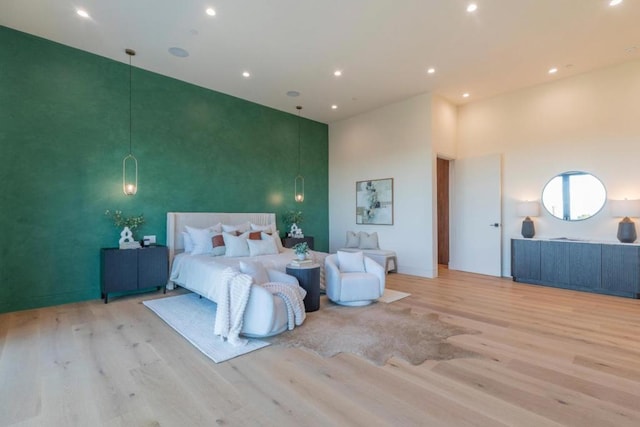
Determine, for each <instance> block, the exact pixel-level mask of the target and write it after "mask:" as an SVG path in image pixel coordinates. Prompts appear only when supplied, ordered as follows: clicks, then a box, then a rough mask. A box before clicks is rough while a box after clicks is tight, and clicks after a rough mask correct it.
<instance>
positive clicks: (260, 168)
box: [0, 27, 329, 312]
mask: <svg viewBox="0 0 640 427" xmlns="http://www.w3.org/2000/svg"><path fill="white" fill-rule="evenodd" d="M0 46H2V48H1V49H0V230H2V236H3V242H2V244H1V245H0V251H1V254H0V283H1V284H2V285H1V286H0V312H6V311H13V310H20V309H26V308H33V307H40V306H48V305H55V304H61V303H68V302H73V301H81V300H88V299H95V298H99V297H100V277H99V276H100V255H99V254H100V248H101V247H113V246H117V241H118V239H119V233H120V230H117V229H116V228H115V227H114V226H113V224H112V223H111V222H110V221H109V220H108V219H107V218H106V217H105V216H104V211H105V210H106V209H120V210H122V211H123V212H124V214H125V215H127V216H129V215H134V214H135V215H137V214H144V216H145V219H146V224H145V225H144V226H143V227H142V228H141V229H140V230H139V232H138V233H136V234H138V235H142V234H155V235H157V236H158V241H159V242H160V243H163V242H165V239H166V230H165V227H166V213H167V212H170V211H210V212H275V213H276V214H277V216H278V221H279V222H280V225H281V227H280V228H281V229H283V227H282V223H281V221H282V214H283V213H285V212H286V211H287V210H289V209H292V208H296V209H298V208H299V209H301V210H302V211H303V212H304V214H305V222H304V224H303V229H304V231H305V234H308V235H313V236H314V237H315V241H316V249H319V250H324V251H326V250H327V249H328V246H329V242H328V187H327V186H328V128H327V125H326V124H322V123H318V122H314V121H311V120H306V119H302V122H301V135H302V168H303V174H304V176H305V201H304V203H303V204H302V205H299V204H296V203H295V202H294V201H293V180H294V177H295V175H296V173H297V152H298V151H297V144H298V133H297V126H298V116H297V115H296V111H295V108H294V106H292V113H291V114H289V113H284V112H281V111H277V110H274V109H271V108H267V107H264V106H261V105H257V104H254V103H251V102H248V101H244V100H241V99H238V98H234V97H231V96H228V95H224V94H221V93H218V92H214V91H211V90H208V89H203V88H201V87H197V86H194V85H191V84H187V83H184V82H181V81H178V80H175V79H171V78H168V77H164V76H161V75H158V74H154V73H151V72H147V71H144V70H140V69H137V68H134V69H133V153H134V154H135V156H136V157H137V158H138V162H139V191H138V194H137V195H135V196H133V197H131V196H125V195H124V194H123V193H122V159H123V157H124V156H125V155H126V154H127V153H128V149H129V146H128V141H129V108H128V99H129V98H128V96H129V84H128V83H129V80H128V79H129V66H128V64H127V63H124V62H122V63H120V62H116V61H112V60H110V59H106V58H103V57H100V56H96V55H92V54H88V53H86V52H82V51H80V50H76V49H73V48H70V47H66V46H63V45H60V44H57V43H53V42H51V41H47V40H44V39H41V38H38V37H34V36H31V35H27V34H24V33H21V32H17V31H14V30H11V29H8V28H6V27H0ZM123 61H127V58H126V55H125V54H124V52H123ZM134 64H135V62H134ZM212 72H213V70H212Z"/></svg>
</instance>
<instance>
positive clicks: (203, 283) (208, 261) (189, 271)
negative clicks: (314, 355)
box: [167, 212, 328, 337]
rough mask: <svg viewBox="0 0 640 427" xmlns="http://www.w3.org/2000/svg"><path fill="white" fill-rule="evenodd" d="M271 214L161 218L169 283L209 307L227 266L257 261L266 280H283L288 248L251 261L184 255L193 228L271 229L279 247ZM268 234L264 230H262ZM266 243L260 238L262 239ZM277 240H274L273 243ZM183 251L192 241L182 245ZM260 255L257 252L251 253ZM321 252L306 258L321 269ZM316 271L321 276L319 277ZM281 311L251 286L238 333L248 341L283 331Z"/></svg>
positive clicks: (170, 214) (199, 214)
mask: <svg viewBox="0 0 640 427" xmlns="http://www.w3.org/2000/svg"><path fill="white" fill-rule="evenodd" d="M275 224H276V216H275V214H274V213H211V212H168V213H167V247H168V249H169V262H170V266H171V267H170V270H171V276H170V282H169V285H168V288H169V289H172V288H173V287H174V285H178V286H180V287H183V288H186V289H188V290H190V291H192V292H195V293H197V294H199V295H201V296H203V297H205V298H208V299H210V300H212V301H214V302H218V297H219V295H220V289H221V275H222V272H223V271H224V270H225V269H226V268H227V267H233V268H236V269H238V268H239V265H240V262H241V261H246V260H250V261H254V262H259V263H260V264H262V265H263V266H264V267H265V268H267V269H268V270H269V278H270V279H271V281H279V279H282V280H283V281H284V280H286V277H291V276H286V275H285V274H284V273H285V271H286V265H287V264H288V263H289V262H290V261H291V260H292V259H294V257H295V256H294V253H293V251H292V250H291V249H286V248H282V246H281V244H279V245H278V251H277V253H273V254H265V255H254V256H250V254H249V256H227V255H229V254H230V255H235V254H232V253H230V250H227V254H225V255H217V256H215V255H213V254H212V253H198V252H199V251H193V249H192V248H187V249H190V250H191V251H192V252H186V251H185V240H190V238H189V237H188V236H187V235H188V234H189V233H188V231H189V232H193V229H196V230H204V229H208V228H210V227H213V226H216V225H224V226H226V227H225V228H226V229H230V228H232V227H238V228H240V229H241V230H242V229H243V228H246V227H247V225H249V227H250V230H251V229H256V230H255V231H260V229H265V230H262V231H266V230H268V227H271V232H272V236H273V237H274V241H277V242H279V236H278V235H277V230H276V228H275ZM266 232H268V231H266ZM264 237H265V238H266V236H264ZM276 239H277V240H276ZM186 243H187V246H189V245H190V244H191V243H193V242H189V241H187V242H186ZM255 253H260V251H258V252H255ZM326 255H328V254H325V253H322V252H315V251H313V252H312V254H311V256H312V257H314V258H315V260H316V261H317V262H318V263H320V265H321V266H324V258H325V257H326ZM322 270H324V267H322V268H321V276H322V277H323V276H324V274H322V272H323V271H322ZM287 326H288V321H287V309H286V306H285V303H284V301H283V300H282V299H281V298H280V297H278V296H275V295H273V294H271V293H270V292H269V291H267V290H266V289H264V288H263V287H261V286H259V285H255V284H254V285H252V286H251V291H250V296H249V301H248V303H247V307H246V309H245V314H244V319H243V327H242V331H241V333H242V334H243V335H245V336H249V337H265V336H272V335H276V334H279V333H281V332H284V331H285V330H287Z"/></svg>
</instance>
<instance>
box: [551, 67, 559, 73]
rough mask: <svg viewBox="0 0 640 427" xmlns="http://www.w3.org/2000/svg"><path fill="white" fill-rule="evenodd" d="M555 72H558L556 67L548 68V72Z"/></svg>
mask: <svg viewBox="0 0 640 427" xmlns="http://www.w3.org/2000/svg"><path fill="white" fill-rule="evenodd" d="M557 72H558V69H557V68H556V67H553V68H549V74H555V73H557Z"/></svg>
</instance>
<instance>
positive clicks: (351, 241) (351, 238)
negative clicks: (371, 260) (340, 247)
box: [345, 231, 360, 248]
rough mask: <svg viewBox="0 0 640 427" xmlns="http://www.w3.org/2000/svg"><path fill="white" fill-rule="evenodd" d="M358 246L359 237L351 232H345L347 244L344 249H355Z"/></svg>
mask: <svg viewBox="0 0 640 427" xmlns="http://www.w3.org/2000/svg"><path fill="white" fill-rule="evenodd" d="M358 246H360V236H358V235H357V234H356V233H354V232H353V231H347V244H346V245H345V248H357V247H358Z"/></svg>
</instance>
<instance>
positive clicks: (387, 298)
mask: <svg viewBox="0 0 640 427" xmlns="http://www.w3.org/2000/svg"><path fill="white" fill-rule="evenodd" d="M410 295H411V294H409V293H407V292H400V291H394V290H393V289H385V290H384V294H382V296H381V297H380V298H378V301H380V302H386V303H387V304H389V303H392V302H394V301H398V300H400V299H402V298H406V297H408V296H410Z"/></svg>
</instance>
